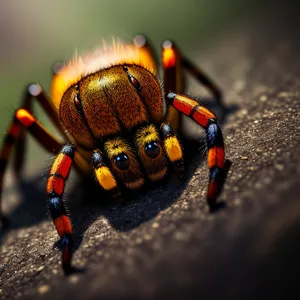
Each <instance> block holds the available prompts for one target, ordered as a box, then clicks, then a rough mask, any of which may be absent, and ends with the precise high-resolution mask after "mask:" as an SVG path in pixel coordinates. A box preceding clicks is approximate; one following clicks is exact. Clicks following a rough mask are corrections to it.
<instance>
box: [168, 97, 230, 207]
mask: <svg viewBox="0 0 300 300" xmlns="http://www.w3.org/2000/svg"><path fill="white" fill-rule="evenodd" d="M166 98H167V100H168V103H169V104H170V105H172V106H173V107H174V108H175V109H176V110H178V111H179V112H181V113H183V114H185V115H186V116H188V117H190V118H191V119H193V120H194V121H195V122H196V123H198V124H199V125H200V126H201V127H203V128H204V129H205V132H206V144H207V150H208V158H207V160H208V168H209V184H208V190H207V203H208V205H209V206H210V208H211V209H213V208H214V207H215V204H216V200H217V197H218V196H219V194H220V192H221V189H222V186H223V183H224V168H225V151H224V140H223V135H222V131H221V128H220V126H219V124H218V123H217V119H216V116H215V115H214V114H213V113H212V112H211V111H210V110H209V109H207V108H205V107H203V106H201V105H199V103H198V102H197V101H196V100H195V99H192V98H190V97H188V96H186V95H179V94H175V93H169V94H168V95H167V97H166Z"/></svg>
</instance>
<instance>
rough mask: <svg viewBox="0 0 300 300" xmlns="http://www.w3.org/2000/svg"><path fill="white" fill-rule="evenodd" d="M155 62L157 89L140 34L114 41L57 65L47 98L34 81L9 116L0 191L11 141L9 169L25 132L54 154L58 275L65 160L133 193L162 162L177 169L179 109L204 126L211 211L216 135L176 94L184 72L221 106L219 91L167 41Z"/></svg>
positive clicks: (157, 174) (66, 224) (109, 186)
mask: <svg viewBox="0 0 300 300" xmlns="http://www.w3.org/2000/svg"><path fill="white" fill-rule="evenodd" d="M162 65H163V87H162V86H161V85H160V83H159V81H158V79H157V77H156V72H157V64H156V61H155V59H154V56H153V52H152V50H151V48H150V47H149V45H148V44H147V42H146V39H145V38H144V37H143V36H136V37H135V38H134V42H133V43H132V44H123V43H114V45H113V46H111V47H108V46H106V47H102V48H100V49H96V50H95V51H94V52H91V53H88V54H87V55H85V56H81V57H75V58H74V59H73V60H71V61H70V62H69V63H67V64H65V65H63V66H62V67H61V68H59V69H58V70H57V72H55V73H54V76H53V81H52V90H51V99H48V97H47V96H46V95H45V93H44V92H43V91H42V89H41V88H40V86H38V85H36V84H33V85H30V86H29V88H28V90H27V92H26V95H25V97H24V100H23V104H22V107H21V108H19V109H18V110H17V111H16V112H15V114H14V119H13V121H12V123H11V125H10V127H9V129H8V131H7V134H6V136H5V139H4V143H3V146H2V149H1V153H0V172H1V177H0V178H1V179H0V180H1V181H0V188H2V184H3V174H4V172H5V170H6V166H7V162H8V159H9V155H10V153H11V149H12V146H13V145H14V144H16V156H15V157H16V161H15V164H14V168H15V171H17V172H20V170H21V168H22V165H23V157H24V155H23V154H24V135H25V130H27V131H29V132H30V133H31V134H32V135H33V137H35V138H36V140H37V141H38V142H39V143H40V144H41V145H42V146H43V147H44V148H45V149H47V150H48V151H49V152H52V153H55V154H56V157H55V159H54V160H53V163H52V167H51V170H50V174H49V177H48V181H47V187H46V190H47V195H48V205H49V210H50V214H51V217H52V219H53V223H54V225H55V228H56V230H57V232H58V234H59V236H60V238H61V244H62V265H63V268H64V270H65V272H69V271H70V270H71V257H72V226H71V223H70V219H69V217H68V216H67V213H66V207H65V203H64V202H63V200H62V197H63V193H64V187H65V182H66V180H67V178H68V175H69V172H70V169H71V167H72V165H73V164H74V165H75V166H76V167H77V168H78V169H79V170H80V171H82V172H85V173H94V175H95V178H96V180H97V182H98V184H99V185H100V186H101V187H102V188H103V189H104V190H105V191H107V192H108V193H109V194H111V195H114V196H116V195H118V194H119V186H123V187H126V188H128V189H131V190H135V189H138V188H140V187H141V186H143V184H144V181H145V180H146V179H148V180H150V181H159V180H161V179H162V178H163V177H164V176H165V175H166V173H167V169H168V168H169V167H170V168H173V169H174V171H175V172H177V173H179V174H182V172H183V152H182V147H181V145H180V142H179V140H178V138H177V135H176V133H175V132H176V131H180V132H181V128H180V124H181V116H182V114H183V115H186V116H188V117H189V118H191V119H192V120H194V121H195V122H196V123H197V124H199V125H200V126H201V127H202V128H204V129H205V132H206V137H207V138H206V140H207V149H208V168H209V184H208V190H207V202H208V205H209V206H210V207H211V208H213V207H214V205H215V203H216V199H217V197H218V195H219V193H220V190H221V187H222V183H223V177H224V172H223V170H224V160H225V159H224V142H223V137H222V132H221V129H220V127H219V125H218V123H217V120H216V116H215V115H214V114H213V113H212V112H211V111H210V110H209V109H207V108H205V107H203V106H202V105H201V104H200V103H199V102H198V101H197V100H196V99H193V98H191V97H189V96H187V95H184V94H182V90H183V84H182V78H183V70H184V69H186V70H187V71H189V72H190V73H191V74H192V75H193V76H194V77H195V78H196V79H198V80H199V81H200V82H201V83H202V84H204V85H205V86H206V87H207V88H208V89H209V90H210V91H211V92H212V94H213V96H214V98H215V99H216V101H217V104H218V105H219V106H221V107H223V105H222V101H221V93H220V91H219V89H218V88H217V87H216V86H215V85H214V84H213V83H212V82H211V81H210V80H209V79H208V78H207V77H206V76H205V75H204V74H203V73H202V72H201V71H199V70H198V69H197V68H196V67H195V66H194V65H193V64H192V63H191V62H190V61H189V60H188V59H187V58H186V57H184V56H183V55H182V54H181V53H180V51H179V50H178V49H177V48H176V47H175V45H174V43H172V42H170V41H165V42H164V43H163V44H162ZM32 99H37V100H38V101H39V103H40V104H41V106H42V107H43V108H44V110H45V111H46V113H47V114H48V115H49V116H50V118H51V119H52V121H53V123H54V124H55V125H56V127H57V128H58V129H59V131H60V132H61V133H62V134H63V136H64V137H65V139H66V143H65V144H62V143H61V142H60V141H59V140H58V139H57V138H56V137H54V136H53V135H52V134H51V133H50V132H49V131H47V129H45V128H44V127H43V126H42V125H41V124H40V123H39V122H38V121H37V120H36V119H35V117H34V116H33V115H32V113H31V111H30V110H31V109H30V107H31V102H32ZM0 207H1V205H0Z"/></svg>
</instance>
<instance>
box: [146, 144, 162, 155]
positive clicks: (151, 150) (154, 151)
mask: <svg viewBox="0 0 300 300" xmlns="http://www.w3.org/2000/svg"><path fill="white" fill-rule="evenodd" d="M145 152H146V154H147V156H149V157H150V158H156V157H157V156H159V154H160V147H159V146H158V144H157V143H156V142H154V141H153V142H150V143H148V144H146V146H145Z"/></svg>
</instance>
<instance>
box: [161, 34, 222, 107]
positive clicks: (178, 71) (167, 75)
mask: <svg viewBox="0 0 300 300" xmlns="http://www.w3.org/2000/svg"><path fill="white" fill-rule="evenodd" d="M162 62H163V68H164V91H165V95H167V94H168V93H169V92H176V93H182V92H183V84H184V80H183V79H184V77H183V74H184V73H183V70H184V69H185V70H187V71H188V72H189V73H190V74H191V75H192V76H193V77H194V78H195V79H197V80H198V81H199V82H200V83H201V84H203V85H204V86H205V87H206V88H207V89H208V90H209V91H210V92H211V94H212V95H213V97H214V99H215V100H216V102H217V104H218V105H219V106H220V107H222V108H224V104H223V100H222V93H221V90H220V89H219V87H218V86H217V85H216V84H215V83H214V82H213V81H212V80H211V79H210V78H209V77H208V76H207V75H206V74H205V73H204V72H203V71H202V70H201V69H200V68H199V67H197V66H195V65H194V64H193V63H192V62H191V61H190V60H188V59H187V58H186V57H185V56H184V55H182V54H181V52H180V50H179V49H178V48H177V47H176V45H175V44H174V43H173V42H172V41H169V40H167V41H165V42H164V43H163V45H162Z"/></svg>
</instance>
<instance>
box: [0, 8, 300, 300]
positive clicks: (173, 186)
mask: <svg viewBox="0 0 300 300" xmlns="http://www.w3.org/2000/svg"><path fill="white" fill-rule="evenodd" d="M294 12H295V13H294ZM296 12H297V10H296V9H294V10H293V9H292V8H291V7H288V6H287V5H286V6H276V5H274V7H272V8H268V10H266V11H262V12H261V13H260V14H259V15H257V16H253V18H252V19H249V20H246V21H245V22H244V23H243V24H241V26H240V27H239V28H234V29H233V30H232V31H230V32H227V33H224V36H223V38H222V39H221V40H219V41H216V42H215V44H214V45H213V46H212V48H211V49H207V51H205V52H203V53H198V54H197V56H196V57H195V58H194V60H195V61H196V62H197V64H199V65H201V66H203V69H205V70H207V71H209V72H210V73H211V74H212V75H213V76H212V77H213V78H215V80H216V82H219V83H220V84H221V86H222V89H223V91H224V94H225V101H226V104H227V106H228V107H230V110H229V111H228V113H227V114H226V116H225V118H224V119H223V120H222V128H223V130H224V136H225V137H226V156H227V158H228V159H229V160H230V161H231V163H232V165H231V168H230V170H229V174H228V178H227V181H226V184H225V186H224V190H223V193H222V194H221V197H220V199H219V201H222V202H224V203H225V205H224V206H223V207H221V208H220V209H219V210H218V211H217V212H215V213H210V212H209V211H208V209H207V206H206V203H205V192H206V185H207V167H206V162H205V156H203V155H202V151H199V149H198V148H197V149H196V150H192V145H191V144H189V145H188V146H186V148H187V149H186V152H187V153H188V155H187V156H188V157H192V158H187V161H186V178H185V179H184V180H183V181H182V182H180V181H179V180H177V179H176V178H171V179H170V180H169V181H166V182H165V183H163V184H162V185H160V186H157V187H153V186H149V187H147V189H145V190H144V191H142V192H141V193H140V194H138V195H132V197H131V198H132V200H131V201H128V203H126V204H114V205H112V204H109V202H108V203H106V204H105V205H103V204H101V202H103V200H102V199H103V196H102V194H101V193H100V192H99V191H98V190H97V189H96V188H95V187H94V186H93V185H91V184H90V183H85V181H82V180H81V179H80V178H77V177H76V176H72V179H71V180H70V181H69V185H68V193H67V196H66V198H67V201H68V203H69V206H70V213H71V215H72V219H73V225H74V237H75V247H76V251H75V254H74V262H73V263H74V265H75V266H76V267H77V268H78V272H76V273H74V274H72V275H71V276H68V277H65V276H64V274H63V272H62V270H61V266H60V254H59V249H58V247H57V241H58V238H57V234H56V232H55V231H54V228H53V225H52V224H51V222H50V221H49V219H48V218H47V217H46V208H45V204H44V203H45V200H44V199H45V196H44V191H43V186H44V181H43V180H41V179H40V176H37V177H34V176H32V177H30V178H28V179H26V180H24V182H23V183H22V184H20V186H18V188H17V189H16V186H15V184H14V183H13V182H12V183H11V184H9V185H8V187H7V189H6V191H5V194H4V199H5V201H6V202H8V201H11V202H12V203H14V201H15V202H16V199H17V200H18V201H19V202H18V204H16V205H15V207H14V208H13V209H11V211H10V212H9V213H8V216H7V217H8V218H9V219H10V220H11V225H10V228H9V229H8V230H6V231H5V232H4V233H2V236H1V252H0V297H1V298H2V299H26V298H28V299H33V298H35V299H66V298H68V297H71V298H72V299H99V298H109V299H114V298H130V299H164V298H167V297H168V298H172V299H177V298H184V297H187V296H193V297H194V298H196V297H197V298H200V297H202V298H203V297H204V298H208V297H209V298H210V299H218V298H220V297H222V298H224V297H225V299H227V298H228V299H237V298H240V299H253V298H260V297H264V298H267V299H270V298H271V297H272V299H274V298H279V299H283V298H284V299H286V298H289V299H291V298H292V296H291V295H292V293H293V292H294V293H295V295H296V294H297V296H298V297H299V294H300V289H299V285H297V277H298V276H297V274H299V266H300V261H299V255H298V253H299V250H300V243H299V236H300V234H299V232H300V201H299V200H300V176H299V175H300V147H299V146H300V123H299V120H300V101H299V99H300V76H299V75H300V74H299V70H300V61H299V60H298V59H297V58H298V57H299V45H300V43H299V37H298V32H297V29H298V28H299V24H298V23H297V22H296V20H297V18H296V17H297V16H296ZM189 87H190V89H192V90H194V91H195V93H197V92H198V90H197V89H199V88H198V86H196V84H195V83H194V82H192V83H191V84H190V86H189ZM199 93H201V90H200V92H199ZM198 147H199V146H198ZM192 154H193V155H192ZM19 198H21V200H20V199H19ZM298 297H297V298H298Z"/></svg>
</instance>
